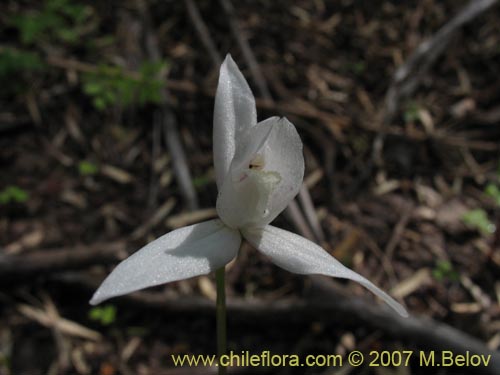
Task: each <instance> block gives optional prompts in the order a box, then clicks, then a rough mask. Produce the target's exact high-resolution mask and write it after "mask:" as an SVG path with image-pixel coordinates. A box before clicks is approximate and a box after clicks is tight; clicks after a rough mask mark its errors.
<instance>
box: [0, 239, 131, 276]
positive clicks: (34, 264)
mask: <svg viewBox="0 0 500 375" xmlns="http://www.w3.org/2000/svg"><path fill="white" fill-rule="evenodd" d="M126 255H127V254H126V253H125V242H112V243H98V244H94V245H92V246H76V247H74V248H63V249H55V250H39V251H33V252H29V253H23V254H20V255H3V254H0V283H2V284H5V283H14V282H18V281H22V280H29V279H33V278H34V277H36V276H39V275H42V274H46V275H48V274H53V273H56V272H58V271H68V270H73V269H82V268H86V267H89V266H91V265H94V264H108V263H113V262H116V261H117V260H119V259H122V258H124V257H125V256H126Z"/></svg>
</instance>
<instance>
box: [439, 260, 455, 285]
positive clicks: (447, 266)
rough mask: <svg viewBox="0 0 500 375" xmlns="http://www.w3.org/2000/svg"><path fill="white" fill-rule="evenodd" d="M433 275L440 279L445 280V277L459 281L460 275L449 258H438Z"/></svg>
mask: <svg viewBox="0 0 500 375" xmlns="http://www.w3.org/2000/svg"><path fill="white" fill-rule="evenodd" d="M432 276H434V278H435V279H436V280H438V281H443V280H444V279H448V280H452V281H458V280H459V279H460V275H459V273H458V272H457V271H455V270H454V268H453V265H452V264H451V263H450V262H449V261H447V260H438V261H437V262H436V265H435V267H434V269H433V270H432Z"/></svg>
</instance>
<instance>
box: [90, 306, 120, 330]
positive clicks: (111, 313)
mask: <svg viewBox="0 0 500 375" xmlns="http://www.w3.org/2000/svg"><path fill="white" fill-rule="evenodd" d="M89 319H90V320H94V321H97V322H99V323H101V324H102V325H103V326H109V325H110V324H112V323H114V322H115V320H116V307H115V306H114V305H104V306H96V307H92V308H91V309H90V311H89Z"/></svg>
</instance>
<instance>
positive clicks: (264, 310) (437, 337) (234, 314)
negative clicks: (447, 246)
mask: <svg viewBox="0 0 500 375" xmlns="http://www.w3.org/2000/svg"><path fill="white" fill-rule="evenodd" d="M310 280H311V286H310V287H309V291H308V293H307V296H306V297H307V298H305V299H297V298H293V299H291V298H289V299H281V300H273V301H269V300H261V299H244V298H231V299H229V300H228V305H227V308H228V313H229V317H230V324H238V323H242V322H243V323H244V325H245V326H246V327H259V326H263V325H269V324H272V325H284V326H287V327H290V325H293V324H297V323H299V322H305V321H313V320H314V321H318V320H324V321H328V322H339V323H342V324H343V325H346V324H349V325H352V326H355V327H358V326H360V325H363V326H368V327H372V328H374V329H379V330H381V331H382V332H384V333H385V334H387V335H389V336H391V337H393V338H395V339H397V340H401V341H403V342H406V343H407V344H409V345H412V346H413V345H414V346H416V347H417V348H421V349H428V350H449V351H452V352H453V353H454V354H455V355H456V354H463V353H466V352H470V353H473V354H480V355H481V354H482V355H485V356H488V355H491V360H490V363H489V365H488V367H477V368H475V370H477V371H478V372H482V373H485V374H498V373H500V354H499V353H498V352H494V351H491V350H489V349H488V348H487V347H486V345H485V344H484V343H482V342H481V341H479V340H478V339H476V338H474V337H471V336H470V335H468V334H466V333H463V332H461V331H459V330H457V329H455V328H453V327H451V326H448V325H447V324H445V323H440V322H436V321H434V320H432V319H429V318H418V317H415V316H410V317H408V318H403V317H401V316H399V315H396V314H395V313H394V312H392V310H390V309H389V308H387V307H386V306H378V305H376V304H374V303H373V302H372V301H368V300H365V299H363V298H360V297H355V296H353V295H352V294H351V293H348V292H347V291H343V290H342V289H341V288H340V287H338V286H336V284H335V283H334V282H333V281H331V280H329V279H325V278H324V277H321V276H313V277H310ZM56 281H59V282H64V283H70V284H72V285H73V286H80V287H84V288H85V289H89V290H93V289H94V288H95V286H96V284H97V283H96V282H95V281H94V280H89V279H87V278H84V277H81V276H79V275H74V274H73V275H61V276H60V277H59V278H58V279H57V280H56ZM116 303H123V304H128V305H140V306H141V307H148V308H155V309H159V310H161V311H162V312H163V313H165V314H170V315H179V314H181V315H182V316H187V315H192V316H196V317H198V318H199V317H200V316H209V317H212V316H213V315H214V312H215V305H214V304H213V303H212V302H211V301H210V300H208V299H206V298H201V297H183V298H175V299H171V300H168V299H166V298H165V295H164V294H163V293H154V292H138V293H134V294H130V295H126V296H123V297H121V298H120V299H117V300H116Z"/></svg>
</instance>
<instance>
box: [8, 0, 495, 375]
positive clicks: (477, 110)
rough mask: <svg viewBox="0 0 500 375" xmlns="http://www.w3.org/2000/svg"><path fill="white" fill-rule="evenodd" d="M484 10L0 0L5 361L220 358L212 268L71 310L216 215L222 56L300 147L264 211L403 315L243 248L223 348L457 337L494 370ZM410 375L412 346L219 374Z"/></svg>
mask: <svg viewBox="0 0 500 375" xmlns="http://www.w3.org/2000/svg"><path fill="white" fill-rule="evenodd" d="M495 3H496V1H494V0H473V1H472V2H471V3H469V2H467V1H462V0H442V1H437V0H422V1H416V0H415V1H398V2H396V1H389V0H377V1H356V0H339V1H326V0H314V1H306V0H302V1H286V0H278V1H270V0H260V1H246V0H245V1H230V0H219V1H208V0H206V1H194V0H182V1H180V0H179V1H168V0H163V1H160V0H157V1H154V0H150V1H148V0H136V1H108V2H98V1H83V0H82V1H76V0H41V1H11V0H5V1H2V2H1V4H0V84H1V86H0V172H1V173H0V374H2V375H24V374H29V375H32V374H33V375H35V374H82V375H85V374H101V375H113V374H155V375H156V374H196V373H199V374H209V373H216V368H175V367H174V365H173V363H172V361H171V357H170V355H171V354H185V353H194V354H214V353H215V352H216V343H215V318H214V302H213V301H214V298H215V287H214V281H213V275H210V276H206V277H198V278H195V279H190V280H186V281H180V282H176V283H171V284H168V285H166V286H162V287H158V288H154V289H149V290H147V291H144V292H140V293H136V294H134V295H130V296H126V297H122V298H117V299H114V300H111V301H108V302H106V303H104V304H103V305H100V306H97V307H91V306H90V305H89V304H88V300H89V298H90V296H91V294H92V293H93V291H94V290H95V288H96V287H97V286H98V285H99V283H100V282H101V281H102V280H103V278H104V277H105V276H106V275H107V274H108V273H109V272H110V270H111V269H112V268H113V266H114V265H115V264H116V263H117V262H118V261H119V260H121V259H123V258H125V257H126V256H127V254H129V253H131V252H133V251H135V250H137V249H138V248H140V247H141V246H142V245H144V244H145V243H147V242H148V241H151V240H152V239H154V238H156V237H158V236H160V235H161V234H163V233H165V232H167V231H170V230H172V229H175V228H178V227H181V226H184V225H188V224H191V223H195V222H198V221H202V220H206V219H209V218H212V217H214V216H215V210H214V207H215V199H216V197H217V189H216V186H215V180H214V171H213V166H212V138H211V137H212V115H213V105H214V94H215V88H216V84H217V79H218V70H219V67H220V63H221V61H222V59H223V58H224V57H225V55H226V54H227V53H231V54H232V56H233V58H234V59H235V61H236V62H237V64H238V65H239V67H240V68H241V70H242V72H243V74H244V75H245V77H246V78H247V79H248V81H249V84H250V86H251V87H252V90H253V92H254V94H255V96H256V98H257V107H258V116H259V120H262V119H265V118H267V117H269V116H272V115H280V116H286V117H287V118H288V119H289V120H290V121H292V122H293V123H294V124H295V125H296V127H297V129H298V131H299V133H300V135H301V138H302V139H303V141H304V155H305V160H306V174H305V185H304V188H303V189H302V191H301V193H300V195H299V197H298V198H297V200H296V202H295V203H294V204H293V205H292V207H291V208H289V209H288V210H287V211H286V212H285V213H284V215H281V216H280V217H279V218H278V219H277V220H276V222H275V224H276V225H277V226H279V227H282V228H286V229H288V230H292V231H294V232H297V233H301V234H302V235H304V236H306V237H309V238H311V239H312V240H314V241H316V242H318V243H320V244H322V246H323V247H324V248H326V249H327V250H328V251H329V252H330V253H331V254H332V255H334V256H335V257H336V258H337V259H339V260H340V261H342V262H343V263H344V264H346V265H348V266H349V267H351V268H353V269H354V270H355V271H357V272H359V273H360V274H362V275H364V276H365V277H367V278H368V279H370V280H372V281H373V282H374V283H375V284H377V285H378V286H380V287H381V288H382V289H384V290H386V291H387V292H389V293H390V294H391V295H392V296H394V297H395V298H396V299H398V300H399V301H400V302H401V303H403V304H404V305H405V306H406V307H407V309H408V311H409V312H410V313H411V315H412V316H411V317H410V318H409V319H407V320H403V319H401V318H398V317H395V316H394V315H393V314H392V313H391V312H390V311H388V310H387V309H386V307H385V306H382V305H380V304H379V303H377V302H376V301H375V298H374V297H373V296H372V295H371V294H370V293H369V292H367V291H365V290H364V289H363V288H362V287H360V286H359V285H355V284H353V283H345V282H342V281H338V280H337V281H333V280H330V279H327V280H325V279H317V278H310V277H304V276H298V275H293V274H290V273H288V272H286V271H284V270H282V269H279V268H278V267H276V266H274V265H273V264H271V263H270V262H269V261H268V260H267V259H265V258H264V257H263V256H262V255H260V254H259V253H258V252H256V251H255V250H254V249H253V248H252V247H251V246H250V245H248V244H244V245H243V246H242V249H241V251H240V254H239V257H238V259H237V261H235V262H233V263H231V264H230V265H229V267H228V273H227V283H228V285H227V290H228V304H229V306H228V324H229V327H228V332H229V348H230V349H231V350H234V351H235V352H241V351H242V350H248V351H250V352H252V353H260V352H261V351H263V350H270V351H271V352H272V353H276V354H278V353H282V354H298V355H300V356H303V357H305V356H306V355H307V354H340V355H343V356H346V355H347V353H349V352H350V351H351V350H354V349H356V350H360V351H362V352H363V353H369V352H370V351H372V350H378V351H382V350H388V351H395V350H396V351H397V350H414V351H417V350H433V349H445V350H453V351H454V352H456V353H459V352H465V351H467V350H470V351H471V352H474V353H482V354H493V355H494V357H492V363H491V364H490V366H489V367H488V368H486V369H484V371H485V372H489V373H493V374H494V373H500V359H499V354H498V352H496V353H495V351H497V350H498V348H499V346H500V308H499V303H500V281H499V271H500V254H499V249H500V234H499V232H498V231H496V228H497V227H498V226H499V225H500V215H499V213H500V210H499V208H500V126H499V124H500V80H499V78H498V77H499V75H500V42H499V40H500V23H499V22H498V20H499V16H500V13H499V8H498V6H497V5H496V4H495ZM344 358H345V357H344ZM476 371H477V369H475V368H461V369H460V372H462V373H475V372H476ZM428 372H429V369H425V368H423V367H420V366H419V362H418V358H417V356H415V357H414V358H413V359H412V360H411V361H410V363H409V366H408V367H389V368H387V367H380V368H369V367H368V366H360V367H359V368H352V367H350V366H348V365H347V363H344V366H339V367H336V368H326V367H312V368H300V369H299V370H297V369H295V370H294V369H291V368H259V369H256V368H244V367H243V368H241V367H240V368H231V369H230V373H241V374H244V373H249V374H255V373H263V374H265V373H270V374H288V373H301V374H303V373H307V374H349V373H353V374H358V373H359V374H372V373H373V374H420V373H428ZM440 373H441V374H447V373H458V372H457V370H456V369H455V370H454V369H442V370H441V372H440Z"/></svg>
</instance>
